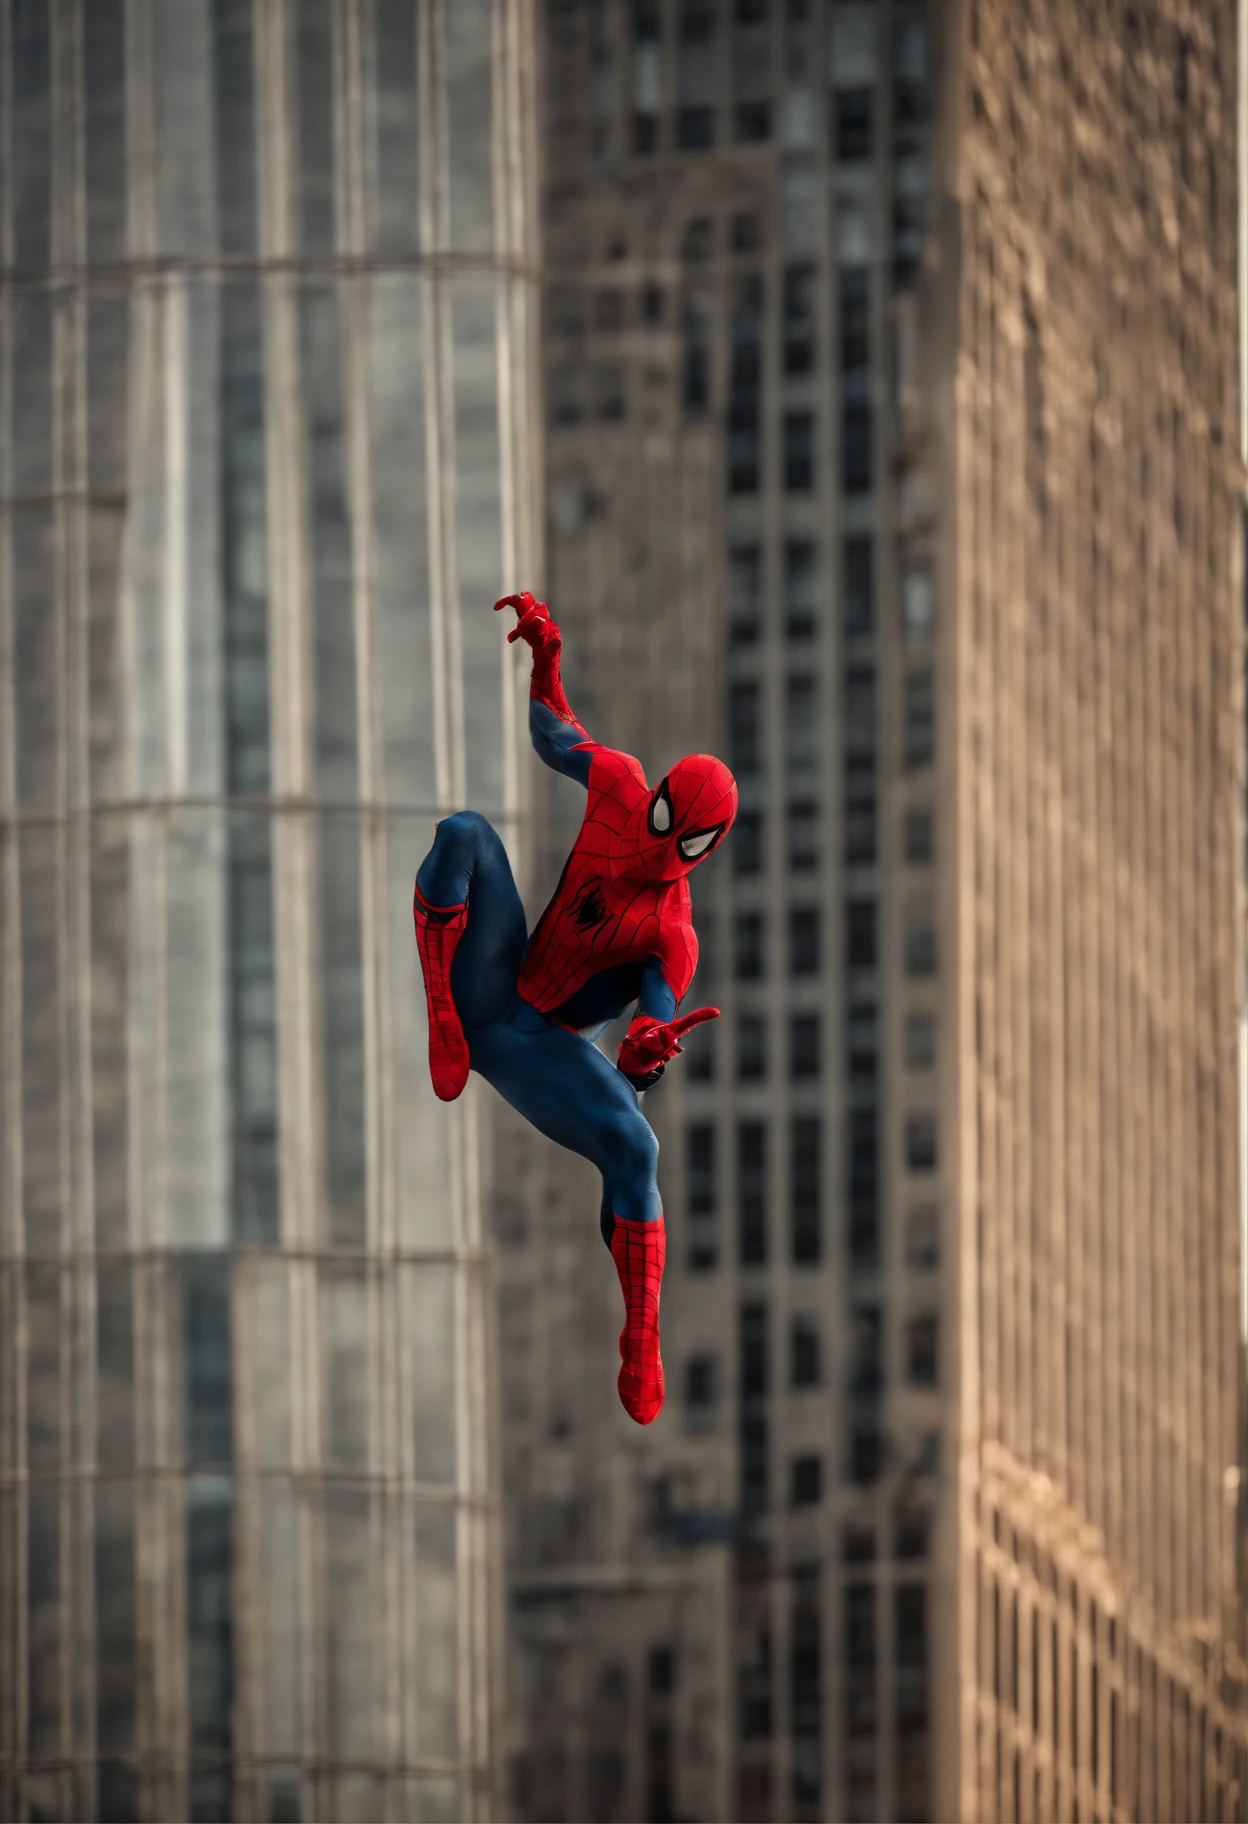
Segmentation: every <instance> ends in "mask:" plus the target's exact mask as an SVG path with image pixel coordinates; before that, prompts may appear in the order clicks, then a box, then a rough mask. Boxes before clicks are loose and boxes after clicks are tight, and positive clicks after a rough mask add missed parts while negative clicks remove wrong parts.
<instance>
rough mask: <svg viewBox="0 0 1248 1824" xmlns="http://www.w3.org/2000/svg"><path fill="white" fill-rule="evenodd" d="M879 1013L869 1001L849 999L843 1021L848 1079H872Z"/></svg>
mask: <svg viewBox="0 0 1248 1824" xmlns="http://www.w3.org/2000/svg"><path fill="white" fill-rule="evenodd" d="M879 1048H880V1038H879V1016H878V1014H877V1012H876V1009H875V1005H874V1003H873V1002H870V1001H852V1002H851V1003H850V1008H849V1017H848V1019H847V1020H846V1023H845V1054H846V1057H845V1063H846V1070H847V1071H848V1074H849V1080H850V1082H851V1083H855V1084H858V1083H874V1082H875V1078H876V1071H877V1068H878V1064H879Z"/></svg>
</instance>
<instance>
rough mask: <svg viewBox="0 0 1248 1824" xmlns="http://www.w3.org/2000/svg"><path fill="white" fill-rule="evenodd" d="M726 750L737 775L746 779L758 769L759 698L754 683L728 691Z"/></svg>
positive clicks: (760, 742)
mask: <svg viewBox="0 0 1248 1824" xmlns="http://www.w3.org/2000/svg"><path fill="white" fill-rule="evenodd" d="M728 751H729V753H730V754H731V756H732V770H733V772H734V773H736V774H737V776H738V778H748V777H750V776H752V775H753V774H755V773H757V772H758V771H759V770H760V768H761V765H762V701H761V695H760V692H759V688H758V685H757V684H755V683H746V684H734V685H733V686H732V688H731V690H730V692H729V695H728Z"/></svg>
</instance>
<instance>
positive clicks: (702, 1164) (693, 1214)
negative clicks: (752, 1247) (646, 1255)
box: [685, 1121, 719, 1273]
mask: <svg viewBox="0 0 1248 1824" xmlns="http://www.w3.org/2000/svg"><path fill="white" fill-rule="evenodd" d="M685 1171H686V1183H687V1189H688V1197H689V1237H688V1241H689V1266H690V1269H691V1270H692V1271H693V1272H695V1273H696V1272H703V1271H705V1270H706V1269H708V1268H710V1267H714V1266H715V1265H717V1263H718V1260H719V1238H718V1234H717V1224H716V1219H715V1211H716V1182H715V1176H716V1174H715V1129H714V1127H713V1126H712V1125H711V1123H710V1122H709V1121H695V1122H692V1123H691V1124H690V1126H689V1127H688V1129H687V1130H686V1134H685Z"/></svg>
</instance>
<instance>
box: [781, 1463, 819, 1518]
mask: <svg viewBox="0 0 1248 1824" xmlns="http://www.w3.org/2000/svg"><path fill="white" fill-rule="evenodd" d="M822 1499H823V1462H822V1460H821V1459H820V1458H819V1457H794V1459H793V1461H792V1463H791V1464H790V1465H789V1505H790V1506H791V1507H818V1505H819V1503H820V1501H821V1500H822Z"/></svg>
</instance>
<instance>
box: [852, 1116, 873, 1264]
mask: <svg viewBox="0 0 1248 1824" xmlns="http://www.w3.org/2000/svg"><path fill="white" fill-rule="evenodd" d="M878 1183H879V1132H878V1121H877V1117H876V1111H875V1110H874V1109H873V1108H851V1109H850V1111H849V1260H850V1266H851V1267H852V1268H853V1269H854V1270H855V1271H856V1272H870V1271H872V1270H873V1269H874V1268H875V1267H876V1266H877V1265H878V1264H879V1251H880V1237H879V1217H878V1211H877V1206H876V1197H877V1187H878Z"/></svg>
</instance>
